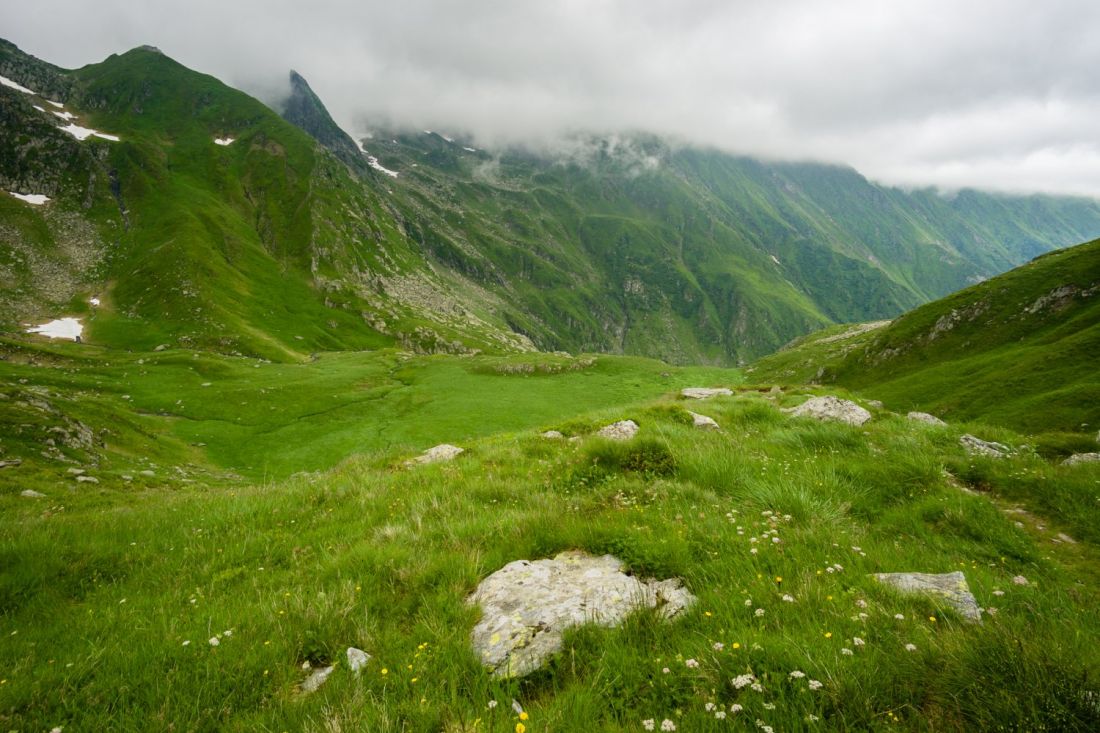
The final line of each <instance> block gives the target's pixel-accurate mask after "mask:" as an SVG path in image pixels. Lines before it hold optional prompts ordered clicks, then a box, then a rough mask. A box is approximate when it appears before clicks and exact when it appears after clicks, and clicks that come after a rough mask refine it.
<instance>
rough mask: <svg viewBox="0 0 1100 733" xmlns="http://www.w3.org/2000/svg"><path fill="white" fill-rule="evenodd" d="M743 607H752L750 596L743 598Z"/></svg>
mask: <svg viewBox="0 0 1100 733" xmlns="http://www.w3.org/2000/svg"><path fill="white" fill-rule="evenodd" d="M745 607H746V608H751V607H752V599H751V598H746V599H745Z"/></svg>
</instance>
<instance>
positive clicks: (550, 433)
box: [542, 430, 565, 440]
mask: <svg viewBox="0 0 1100 733" xmlns="http://www.w3.org/2000/svg"><path fill="white" fill-rule="evenodd" d="M542 437H544V438H546V439H547V440H561V439H562V438H564V437H565V436H564V435H562V434H561V432H559V431H557V430H547V431H546V432H544V433H542Z"/></svg>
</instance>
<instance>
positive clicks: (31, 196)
mask: <svg viewBox="0 0 1100 733" xmlns="http://www.w3.org/2000/svg"><path fill="white" fill-rule="evenodd" d="M9 193H10V194H11V195H12V196H14V197H15V198H17V199H19V200H20V201H26V202H27V203H28V204H34V205H35V206H41V205H42V204H44V203H46V202H47V201H49V200H50V197H49V196H47V195H46V194H44V193H16V192H15V191H9Z"/></svg>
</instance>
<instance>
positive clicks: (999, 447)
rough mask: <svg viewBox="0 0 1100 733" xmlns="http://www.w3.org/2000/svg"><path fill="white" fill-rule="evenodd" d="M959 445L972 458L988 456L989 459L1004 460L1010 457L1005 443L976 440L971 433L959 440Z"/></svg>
mask: <svg viewBox="0 0 1100 733" xmlns="http://www.w3.org/2000/svg"><path fill="white" fill-rule="evenodd" d="M959 445H961V446H962V447H963V448H965V449H966V452H967V453H969V454H970V455H972V456H987V457H989V458H1004V457H1005V456H1006V455H1008V452H1009V450H1008V446H1007V445H1004V444H1003V443H993V442H990V441H985V440H982V439H981V438H976V437H974V436H973V435H971V434H970V433H967V434H966V435H964V436H962V437H961V438H959Z"/></svg>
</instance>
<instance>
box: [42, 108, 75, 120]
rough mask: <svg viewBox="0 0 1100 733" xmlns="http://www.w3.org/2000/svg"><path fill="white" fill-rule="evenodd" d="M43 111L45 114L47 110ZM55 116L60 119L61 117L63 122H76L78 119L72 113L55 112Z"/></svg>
mask: <svg viewBox="0 0 1100 733" xmlns="http://www.w3.org/2000/svg"><path fill="white" fill-rule="evenodd" d="M39 109H42V108H41V107H39ZM42 111H43V112H44V111H45V110H42ZM54 114H55V115H57V116H58V117H60V118H61V119H63V120H75V119H76V115H74V114H73V113H72V112H54Z"/></svg>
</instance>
